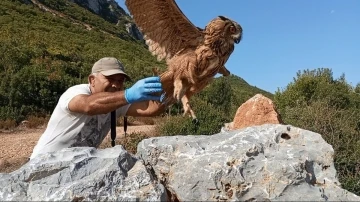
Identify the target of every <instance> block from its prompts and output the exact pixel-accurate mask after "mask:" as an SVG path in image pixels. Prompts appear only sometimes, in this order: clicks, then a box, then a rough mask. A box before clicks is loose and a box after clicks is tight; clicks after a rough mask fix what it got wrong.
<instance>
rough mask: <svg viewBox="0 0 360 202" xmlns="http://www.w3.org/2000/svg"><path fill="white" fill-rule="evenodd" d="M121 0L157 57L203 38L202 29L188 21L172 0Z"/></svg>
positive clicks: (193, 43)
mask: <svg viewBox="0 0 360 202" xmlns="http://www.w3.org/2000/svg"><path fill="white" fill-rule="evenodd" d="M125 3H126V6H127V8H128V9H129V11H130V14H131V15H132V16H133V19H134V20H135V23H136V25H137V26H138V27H139V28H140V30H141V32H142V33H143V34H144V39H145V40H146V44H147V45H148V46H149V50H150V52H151V53H152V54H153V55H157V57H158V60H162V59H166V60H167V59H170V58H172V57H173V56H174V55H175V54H176V53H177V52H178V51H180V50H182V49H183V48H187V47H195V46H197V45H198V44H199V43H200V42H201V41H202V39H203V33H202V31H200V30H199V29H198V28H197V27H196V26H194V25H193V24H192V23H191V22H190V21H189V19H188V18H187V17H186V16H185V15H184V14H183V13H182V11H181V10H180V8H179V7H178V5H177V4H176V3H175V1H174V0H126V2H125Z"/></svg>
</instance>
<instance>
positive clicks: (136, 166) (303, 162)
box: [0, 124, 360, 201]
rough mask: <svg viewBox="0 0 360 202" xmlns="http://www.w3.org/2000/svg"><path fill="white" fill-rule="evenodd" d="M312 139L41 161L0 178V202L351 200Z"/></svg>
mask: <svg viewBox="0 0 360 202" xmlns="http://www.w3.org/2000/svg"><path fill="white" fill-rule="evenodd" d="M333 155H334V151H333V149H332V147H331V145H329V144H327V143H326V142H325V141H324V140H323V139H322V137H321V135H320V134H317V133H313V132H310V131H306V130H303V129H300V128H296V127H292V126H285V125H279V124H274V125H262V126H256V127H248V128H246V129H242V130H234V131H230V132H224V133H219V134H215V135H211V136H172V137H154V138H150V139H146V140H143V141H141V142H140V143H139V145H138V152H137V156H136V157H135V156H132V155H130V154H129V153H127V152H126V151H125V150H124V149H123V147H121V146H116V147H114V148H108V149H104V150H95V149H92V148H70V149H64V150H61V151H59V152H56V153H49V154H44V155H40V156H38V157H36V158H35V159H33V160H31V161H30V162H28V163H27V164H25V165H24V166H23V167H21V168H20V169H19V170H17V171H14V172H12V173H10V174H0V201H5V200H13V201H29V200H34V201H35V200H36V201H45V200H60V201H81V200H86V201H125V200H127V201H128V200H138V201H160V200H162V201H164V200H167V201H211V200H217V201H220V200H232V201H238V200H241V201H245V200H248V201H264V200H271V201H359V200H360V197H358V196H356V195H354V194H352V193H350V192H348V191H346V190H344V189H342V188H341V187H340V183H339V182H338V180H337V178H336V170H335V168H334V164H333Z"/></svg>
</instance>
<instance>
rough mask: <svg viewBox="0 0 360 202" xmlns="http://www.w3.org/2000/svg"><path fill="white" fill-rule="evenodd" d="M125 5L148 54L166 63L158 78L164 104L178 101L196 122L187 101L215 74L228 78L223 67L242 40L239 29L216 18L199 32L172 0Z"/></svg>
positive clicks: (140, 0) (136, 1)
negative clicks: (145, 45)
mask: <svg viewBox="0 0 360 202" xmlns="http://www.w3.org/2000/svg"><path fill="white" fill-rule="evenodd" d="M125 4H126V6H127V8H128V10H129V12H130V14H131V15H132V17H133V19H134V21H135V24H136V25H137V26H138V28H139V29H140V31H141V32H142V33H143V35H144V40H145V42H146V44H147V45H148V47H149V51H150V52H151V53H152V54H153V55H155V56H157V59H158V60H159V61H161V60H165V61H166V64H167V69H166V70H165V71H164V72H162V73H161V74H160V75H159V76H160V80H161V83H162V86H163V90H164V95H165V99H164V101H163V103H165V104H168V105H170V104H174V103H176V102H180V101H181V103H182V106H183V109H184V115H186V114H189V115H190V116H191V117H192V118H193V121H194V122H195V123H196V122H198V120H197V118H196V114H195V112H194V110H193V109H192V108H191V105H190V98H191V97H192V96H193V95H194V94H196V93H199V92H200V91H201V90H203V89H204V88H205V87H206V86H207V85H208V84H209V83H210V82H211V80H212V79H213V78H214V76H215V75H216V74H218V73H220V74H222V75H224V76H228V75H230V72H229V70H227V69H226V67H225V66H224V65H225V63H226V61H227V60H228V59H229V57H230V55H231V53H232V52H233V51H234V46H235V44H238V43H239V42H240V41H241V39H242V33H243V30H242V27H241V26H240V25H239V24H238V23H237V22H235V21H233V20H231V19H229V18H227V17H224V16H218V17H216V18H214V19H212V20H211V21H210V22H209V23H208V24H207V25H206V27H205V28H204V29H201V28H199V27H196V26H195V25H193V24H192V23H191V22H190V20H189V19H188V18H187V17H186V16H185V15H184V14H183V13H182V11H181V10H180V8H179V7H178V5H177V4H176V3H175V1H174V0H126V1H125Z"/></svg>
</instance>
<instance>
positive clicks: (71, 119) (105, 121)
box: [30, 84, 130, 158]
mask: <svg viewBox="0 0 360 202" xmlns="http://www.w3.org/2000/svg"><path fill="white" fill-rule="evenodd" d="M80 94H85V95H90V94H91V91H90V86H89V84H80V85H76V86H73V87H70V88H69V89H68V90H67V91H65V92H64V94H62V95H61V97H60V99H59V102H58V104H57V105H56V107H55V109H54V112H53V113H52V115H51V117H50V120H49V123H48V126H47V128H46V130H45V132H44V133H43V134H42V136H41V137H40V139H39V141H38V143H37V145H36V146H35V147H34V150H33V153H32V155H31V157H30V158H34V157H35V156H36V155H38V154H41V153H47V152H52V151H58V150H61V149H63V148H68V147H81V146H86V147H98V146H99V145H100V144H101V142H102V141H103V139H104V138H105V136H106V135H107V134H108V133H109V131H110V127H111V116H110V113H108V114H100V115H94V116H89V115H86V114H80V113H75V112H71V111H70V110H69V107H68V104H69V102H70V100H71V99H72V98H74V97H75V96H77V95H80ZM129 107H130V104H128V105H125V106H123V107H120V108H119V109H117V110H116V115H117V117H119V116H125V114H126V112H127V110H128V109H129Z"/></svg>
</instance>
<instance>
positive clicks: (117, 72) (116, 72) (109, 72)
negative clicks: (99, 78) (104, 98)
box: [101, 69, 131, 81]
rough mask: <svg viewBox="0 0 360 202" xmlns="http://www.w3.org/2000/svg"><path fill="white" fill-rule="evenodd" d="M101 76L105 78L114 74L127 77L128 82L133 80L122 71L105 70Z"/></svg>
mask: <svg viewBox="0 0 360 202" xmlns="http://www.w3.org/2000/svg"><path fill="white" fill-rule="evenodd" d="M101 74H102V75H104V76H111V75H114V74H122V75H124V76H125V77H126V80H127V81H131V78H130V77H129V76H128V75H127V74H126V73H125V72H123V71H121V70H120V69H111V70H104V71H101Z"/></svg>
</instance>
